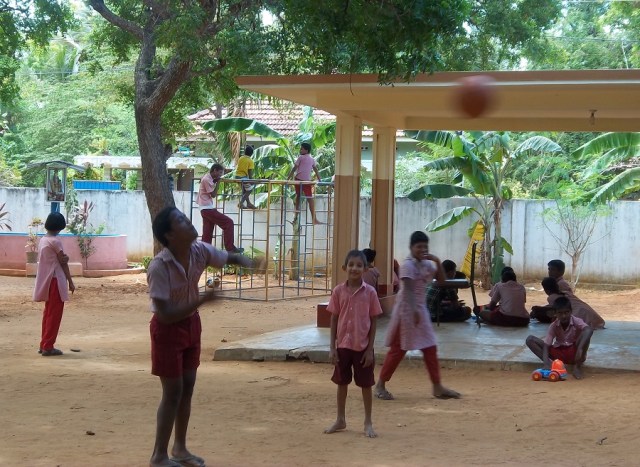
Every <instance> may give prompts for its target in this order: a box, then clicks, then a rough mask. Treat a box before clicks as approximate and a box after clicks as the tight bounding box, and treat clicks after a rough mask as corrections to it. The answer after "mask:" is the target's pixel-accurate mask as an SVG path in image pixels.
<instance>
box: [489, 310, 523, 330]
mask: <svg viewBox="0 0 640 467" xmlns="http://www.w3.org/2000/svg"><path fill="white" fill-rule="evenodd" d="M489 322H490V323H491V324H495V325H497V326H509V327H525V326H528V325H529V318H524V317H520V316H511V315H505V314H504V313H502V312H501V311H500V306H499V305H498V306H496V307H495V308H494V309H493V310H491V313H490V314H489Z"/></svg>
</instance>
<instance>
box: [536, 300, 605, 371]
mask: <svg viewBox="0 0 640 467" xmlns="http://www.w3.org/2000/svg"><path fill="white" fill-rule="evenodd" d="M553 308H554V310H555V316H556V320H555V321H554V322H553V323H551V324H550V325H549V330H548V331H547V336H546V337H545V338H544V340H542V339H540V338H539V337H535V336H529V337H527V340H526V344H527V347H529V349H530V350H531V351H532V352H533V353H534V354H536V355H537V356H538V358H539V359H540V360H542V361H543V363H544V367H545V368H551V361H552V360H555V359H556V358H557V359H560V360H562V361H563V362H564V363H569V364H574V367H573V376H574V377H575V378H576V379H582V365H583V364H584V362H585V360H586V359H587V350H589V344H590V342H591V336H592V335H593V329H591V328H590V327H589V326H588V325H587V323H585V322H584V321H582V320H581V319H580V318H577V317H575V316H573V315H572V314H571V302H570V301H569V299H568V298H567V297H558V298H557V299H556V300H555V301H554V302H553Z"/></svg>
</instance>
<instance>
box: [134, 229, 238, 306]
mask: <svg viewBox="0 0 640 467" xmlns="http://www.w3.org/2000/svg"><path fill="white" fill-rule="evenodd" d="M228 257H229V255H228V253H227V252H226V251H222V250H218V249H217V248H214V247H213V246H211V245H209V244H208V243H203V242H193V243H192V244H191V249H190V251H189V273H188V275H187V273H186V272H185V270H184V268H183V267H182V265H181V264H180V263H179V262H178V261H177V260H176V258H175V257H174V256H173V253H171V251H170V250H169V249H168V248H164V249H163V250H162V251H161V252H160V253H158V254H157V255H156V256H155V258H153V259H152V260H151V262H150V263H149V269H148V272H147V283H148V284H149V297H150V298H151V299H152V300H151V311H152V312H154V313H155V312H156V311H157V310H156V308H155V305H154V303H153V299H156V300H164V301H166V302H168V304H169V307H171V308H178V307H180V306H181V305H186V304H187V303H194V302H196V301H197V300H198V298H199V294H200V291H199V290H198V282H199V281H200V276H202V272H203V271H204V270H205V268H206V267H207V266H213V267H214V268H221V267H222V266H224V265H225V264H226V262H227V259H228Z"/></svg>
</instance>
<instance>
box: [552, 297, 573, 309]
mask: <svg viewBox="0 0 640 467" xmlns="http://www.w3.org/2000/svg"><path fill="white" fill-rule="evenodd" d="M553 309H554V310H571V301H570V300H569V299H568V298H567V297H558V298H556V299H555V301H554V302H553Z"/></svg>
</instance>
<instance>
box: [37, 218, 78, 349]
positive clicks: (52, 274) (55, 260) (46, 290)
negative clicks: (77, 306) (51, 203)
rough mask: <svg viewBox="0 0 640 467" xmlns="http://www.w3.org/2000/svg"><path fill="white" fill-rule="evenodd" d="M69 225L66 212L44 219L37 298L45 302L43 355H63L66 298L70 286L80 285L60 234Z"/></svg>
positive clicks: (41, 347)
mask: <svg viewBox="0 0 640 467" xmlns="http://www.w3.org/2000/svg"><path fill="white" fill-rule="evenodd" d="M66 226H67V222H66V221H65V219H64V216H63V215H62V214H60V213H59V212H52V213H51V214H49V216H48V217H47V220H46V222H45V223H44V228H45V229H46V230H47V234H46V235H45V236H44V237H42V238H41V239H40V243H39V245H38V270H37V272H36V285H35V287H34V290H33V301H34V302H45V303H44V311H43V313H42V338H41V340H40V350H39V353H41V354H42V356H43V357H53V356H57V355H62V351H61V350H58V349H56V348H55V347H54V344H55V343H56V339H57V337H58V331H59V330H60V322H61V321H62V312H63V310H64V302H66V301H68V300H69V290H70V291H71V292H72V293H73V291H74V290H75V289H76V287H75V285H74V284H73V280H72V279H71V273H70V272H69V265H68V263H69V257H68V256H67V255H66V254H65V253H64V251H63V250H62V242H61V241H60V239H59V238H58V234H59V233H60V231H61V230H63V229H64V228H65V227H66ZM67 283H68V284H69V288H68V289H67Z"/></svg>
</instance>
